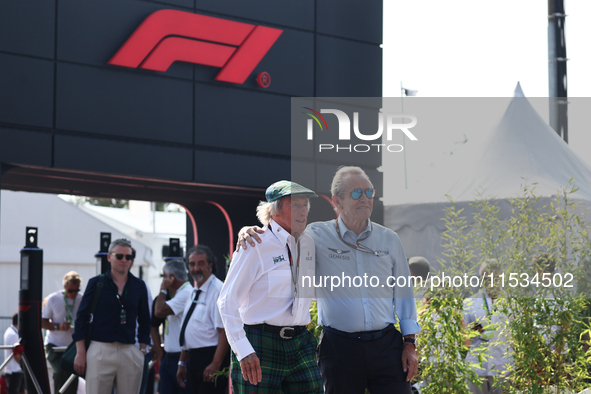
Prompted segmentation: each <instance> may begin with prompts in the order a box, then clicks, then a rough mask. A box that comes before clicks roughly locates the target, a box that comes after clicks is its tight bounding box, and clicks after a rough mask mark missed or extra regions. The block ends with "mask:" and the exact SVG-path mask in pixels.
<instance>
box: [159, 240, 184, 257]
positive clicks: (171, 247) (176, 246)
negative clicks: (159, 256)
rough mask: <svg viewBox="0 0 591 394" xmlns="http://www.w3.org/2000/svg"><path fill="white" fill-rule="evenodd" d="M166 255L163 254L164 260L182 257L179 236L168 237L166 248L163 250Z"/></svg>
mask: <svg viewBox="0 0 591 394" xmlns="http://www.w3.org/2000/svg"><path fill="white" fill-rule="evenodd" d="M165 252H166V256H164V257H163V258H164V261H168V260H176V259H182V258H183V251H182V249H181V240H180V239H179V238H169V239H168V250H165Z"/></svg>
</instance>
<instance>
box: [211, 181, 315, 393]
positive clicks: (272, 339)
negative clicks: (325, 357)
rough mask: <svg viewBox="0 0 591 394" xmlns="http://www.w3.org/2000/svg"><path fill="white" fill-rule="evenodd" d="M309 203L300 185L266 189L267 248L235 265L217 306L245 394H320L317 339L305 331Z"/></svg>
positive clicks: (235, 379)
mask: <svg viewBox="0 0 591 394" xmlns="http://www.w3.org/2000/svg"><path fill="white" fill-rule="evenodd" d="M309 197H316V193H314V192H313V191H312V190H309V189H306V188H305V187H303V186H301V185H299V184H297V183H295V182H289V181H279V182H276V183H274V184H272V185H271V186H269V188H268V189H267V192H266V200H267V201H266V202H264V201H261V203H260V204H259V206H258V208H257V216H258V218H259V220H260V221H261V223H263V224H264V225H265V229H268V230H269V231H266V232H265V234H263V235H262V236H261V238H264V239H265V242H264V243H263V245H261V247H258V248H249V249H247V250H238V251H237V252H236V253H235V254H234V256H233V258H232V264H231V266H230V270H229V272H228V276H227V278H226V282H225V283H224V286H223V288H222V291H221V293H220V297H219V299H218V306H219V308H220V314H221V317H222V320H223V322H224V327H225V329H226V335H227V336H228V342H229V343H230V346H231V347H232V350H233V354H232V385H233V388H234V390H237V391H238V392H240V393H278V392H283V393H292V392H298V393H322V392H323V386H322V379H321V377H320V371H319V370H318V366H317V365H316V357H315V349H316V345H317V343H316V339H315V337H314V336H313V335H312V333H310V332H309V331H308V330H307V329H306V326H307V325H308V323H310V312H309V310H310V303H311V297H312V296H313V294H306V291H311V290H312V289H304V288H303V287H302V276H309V277H310V276H312V277H313V276H314V274H315V257H314V256H315V249H314V241H313V240H312V238H311V237H310V236H309V235H307V234H304V230H305V229H306V224H307V221H308V210H309V201H308V198H309ZM306 297H307V298H306Z"/></svg>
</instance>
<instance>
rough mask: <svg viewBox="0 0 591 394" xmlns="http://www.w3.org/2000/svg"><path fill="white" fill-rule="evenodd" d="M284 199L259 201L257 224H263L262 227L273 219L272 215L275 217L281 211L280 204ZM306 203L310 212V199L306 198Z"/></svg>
mask: <svg viewBox="0 0 591 394" xmlns="http://www.w3.org/2000/svg"><path fill="white" fill-rule="evenodd" d="M284 198H285V197H282V198H280V199H278V200H275V201H273V202H267V201H260V202H259V206H258V207H257V218H258V219H259V222H261V223H262V224H263V226H266V225H268V224H269V223H270V222H271V219H273V215H277V214H278V213H279V211H281V206H282V205H283V203H282V202H281V201H282V200H283V199H284ZM306 200H307V201H308V211H310V199H309V198H307V197H306Z"/></svg>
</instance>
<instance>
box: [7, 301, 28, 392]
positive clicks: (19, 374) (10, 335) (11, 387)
mask: <svg viewBox="0 0 591 394" xmlns="http://www.w3.org/2000/svg"><path fill="white" fill-rule="evenodd" d="M17 343H18V313H15V314H14V315H12V325H11V326H10V327H8V328H7V329H6V331H5V332H4V344H5V345H16V344H17ZM11 353H12V350H4V359H7V358H8V357H10V354H11ZM4 373H5V374H6V377H7V379H8V394H24V392H25V375H24V374H23V370H22V369H21V366H20V355H16V354H15V356H14V358H13V359H12V360H10V362H9V363H8V365H7V366H6V367H5V368H4Z"/></svg>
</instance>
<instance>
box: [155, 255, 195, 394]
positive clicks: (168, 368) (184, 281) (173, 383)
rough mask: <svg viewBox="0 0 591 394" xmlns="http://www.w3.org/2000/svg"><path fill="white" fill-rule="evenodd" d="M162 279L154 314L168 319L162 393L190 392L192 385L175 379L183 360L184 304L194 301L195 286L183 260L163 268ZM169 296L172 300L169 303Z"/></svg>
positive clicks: (163, 360) (162, 364)
mask: <svg viewBox="0 0 591 394" xmlns="http://www.w3.org/2000/svg"><path fill="white" fill-rule="evenodd" d="M162 272H163V274H164V275H163V277H162V284H161V285H160V294H158V297H156V303H155V305H154V314H155V315H156V317H160V318H166V322H165V323H164V350H165V351H166V354H165V355H164V356H163V357H162V362H161V363H160V369H159V370H158V372H159V374H160V394H173V393H174V394H176V393H187V394H189V393H191V388H190V385H187V387H184V388H183V387H181V386H180V385H179V383H178V382H177V379H176V373H177V368H178V362H179V359H180V357H181V350H182V349H181V346H180V345H179V336H180V333H181V324H182V323H183V312H184V311H185V305H186V304H187V301H188V300H190V298H191V293H192V292H193V286H192V285H191V283H190V282H189V275H188V273H187V266H186V264H185V261H184V260H183V259H182V258H179V259H177V260H170V261H168V262H167V263H166V264H165V265H164V268H163V269H162ZM168 293H170V295H171V297H172V298H171V299H170V300H168V301H166V295H167V294H168Z"/></svg>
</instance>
